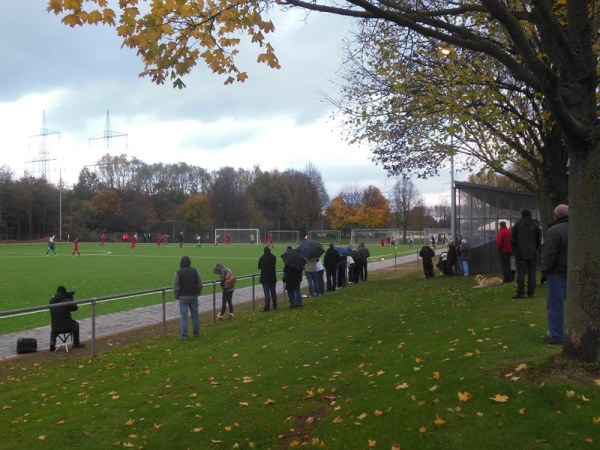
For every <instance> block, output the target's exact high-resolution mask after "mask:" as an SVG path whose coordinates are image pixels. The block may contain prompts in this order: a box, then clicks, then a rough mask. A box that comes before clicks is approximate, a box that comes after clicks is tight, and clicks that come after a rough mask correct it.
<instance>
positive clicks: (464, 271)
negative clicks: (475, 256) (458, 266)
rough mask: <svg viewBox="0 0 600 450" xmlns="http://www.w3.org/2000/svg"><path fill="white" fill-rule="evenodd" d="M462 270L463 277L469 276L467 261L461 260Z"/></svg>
mask: <svg viewBox="0 0 600 450" xmlns="http://www.w3.org/2000/svg"><path fill="white" fill-rule="evenodd" d="M462 269H463V275H464V276H465V277H468V276H469V261H465V260H464V259H463V260H462Z"/></svg>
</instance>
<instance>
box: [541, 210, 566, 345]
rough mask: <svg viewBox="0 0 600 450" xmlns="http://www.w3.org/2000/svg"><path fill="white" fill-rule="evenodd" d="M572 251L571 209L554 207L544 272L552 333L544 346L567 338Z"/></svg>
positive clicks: (542, 265) (545, 254)
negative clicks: (567, 304) (568, 257)
mask: <svg viewBox="0 0 600 450" xmlns="http://www.w3.org/2000/svg"><path fill="white" fill-rule="evenodd" d="M568 249H569V207H568V205H564V204H561V205H558V206H557V207H556V208H554V222H552V223H551V224H550V225H549V226H548V230H547V231H546V233H545V234H544V243H543V244H542V258H541V269H542V274H543V276H544V277H546V281H547V283H548V292H547V296H546V311H547V315H548V332H547V334H546V336H545V337H544V338H542V343H544V344H553V345H557V344H562V343H563V341H564V338H565V336H564V334H565V319H564V302H565V299H566V298H567V254H568Z"/></svg>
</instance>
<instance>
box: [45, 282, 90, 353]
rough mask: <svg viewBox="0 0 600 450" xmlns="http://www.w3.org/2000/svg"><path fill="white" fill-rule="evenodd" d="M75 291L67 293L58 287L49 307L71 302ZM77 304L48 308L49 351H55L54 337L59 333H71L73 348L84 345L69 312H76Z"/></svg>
mask: <svg viewBox="0 0 600 450" xmlns="http://www.w3.org/2000/svg"><path fill="white" fill-rule="evenodd" d="M74 295H75V291H67V289H66V288H65V287H64V286H58V288H57V289H56V293H55V294H54V297H52V298H51V299H50V304H51V305H56V304H57V303H66V302H72V301H73V296H74ZM77 309H78V307H77V304H75V303H72V304H70V305H63V306H58V307H54V308H50V318H51V325H50V351H51V352H53V351H54V350H56V336H58V335H59V334H61V333H73V347H74V348H82V347H85V345H84V344H82V343H81V341H80V340H79V322H77V321H76V320H73V318H72V317H71V311H77Z"/></svg>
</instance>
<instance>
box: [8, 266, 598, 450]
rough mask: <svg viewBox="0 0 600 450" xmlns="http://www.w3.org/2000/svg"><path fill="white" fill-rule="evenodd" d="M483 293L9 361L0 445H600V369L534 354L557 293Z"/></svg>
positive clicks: (338, 308) (410, 284)
mask: <svg viewBox="0 0 600 450" xmlns="http://www.w3.org/2000/svg"><path fill="white" fill-rule="evenodd" d="M82 259H83V258H82ZM173 260H175V257H174V256H173ZM57 261H58V260H57ZM57 261H54V262H55V263H56V262H57ZM172 265H173V261H171V264H169V266H172ZM411 267H414V265H411ZM169 268H170V267H169ZM165 270H166V265H165ZM170 272H171V270H170V271H169V274H170ZM167 279H168V278H167ZM473 285H474V282H473V280H472V278H464V277H446V278H443V277H438V278H435V279H432V280H424V279H423V277H422V274H421V272H420V271H418V272H414V271H413V272H409V273H404V271H401V270H398V271H394V270H388V271H381V272H376V273H372V274H370V277H369V281H368V282H367V283H364V284H359V285H352V286H349V287H348V288H346V289H342V290H339V291H336V292H335V293H327V294H326V295H325V296H323V297H321V298H318V299H308V300H307V301H306V302H305V305H304V306H303V307H302V308H299V309H295V310H288V309H280V310H279V311H276V312H269V313H260V312H252V311H251V310H250V309H249V308H238V310H237V312H236V319H235V320H233V321H225V322H217V323H215V324H213V323H211V322H210V320H208V319H207V318H203V319H202V328H201V337H200V338H199V339H192V340H188V341H180V340H179V338H178V333H177V324H176V323H171V324H170V330H169V334H168V336H167V337H166V338H161V337H160V331H159V330H158V329H154V328H148V329H145V330H142V331H140V330H137V331H136V332H135V333H130V334H124V335H118V336H114V337H112V338H111V339H109V340H108V342H107V343H106V345H105V344H103V345H102V346H101V348H103V349H106V348H108V349H109V350H107V351H106V352H104V353H101V354H100V355H99V356H98V357H97V358H96V359H90V358H89V356H88V353H87V352H85V351H73V352H71V353H69V354H66V353H56V354H50V353H48V352H40V353H36V354H31V355H24V356H23V357H20V358H17V359H14V360H9V361H4V362H1V363H0V384H1V389H0V407H1V408H2V416H3V420H2V421H1V422H0V439H1V441H0V442H1V443H2V444H0V447H2V448H3V449H24V448H64V447H72V446H85V448H87V449H105V448H109V447H113V448H123V447H125V448H146V449H186V448H190V449H231V448H260V449H280V448H288V447H295V446H300V445H302V446H304V447H308V448H331V449H345V448H350V449H354V448H356V449H364V448H382V449H390V448H394V449H398V448H401V449H440V448H448V449H465V448H469V449H480V448H486V449H503V450H504V449H506V448H518V449H540V448H548V449H562V448H596V447H597V445H598V440H599V439H600V438H599V437H598V436H600V386H599V384H600V366H599V365H582V364H578V363H575V362H572V361H568V360H566V359H564V358H563V357H562V356H561V354H560V348H559V347H554V346H547V345H540V344H538V343H537V339H538V338H539V337H540V336H542V335H543V334H544V331H545V323H546V319H545V306H544V303H545V302H544V300H543V296H544V293H545V292H544V289H540V290H539V293H538V296H537V298H536V299H535V300H532V301H530V300H525V301H520V302H517V301H513V300H512V299H511V297H512V294H513V291H512V287H511V286H496V287H492V288H489V289H472V286H473Z"/></svg>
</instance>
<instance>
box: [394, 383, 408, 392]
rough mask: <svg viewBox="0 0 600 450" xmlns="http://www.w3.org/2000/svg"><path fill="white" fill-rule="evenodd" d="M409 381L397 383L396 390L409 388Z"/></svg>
mask: <svg viewBox="0 0 600 450" xmlns="http://www.w3.org/2000/svg"><path fill="white" fill-rule="evenodd" d="M408 387H409V386H408V383H406V382H404V383H400V384H397V385H396V390H397V391H399V390H400V389H408Z"/></svg>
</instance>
